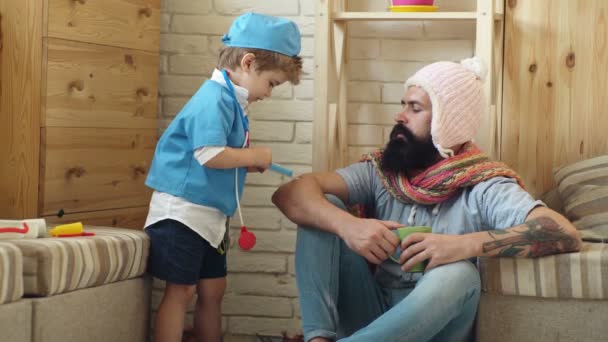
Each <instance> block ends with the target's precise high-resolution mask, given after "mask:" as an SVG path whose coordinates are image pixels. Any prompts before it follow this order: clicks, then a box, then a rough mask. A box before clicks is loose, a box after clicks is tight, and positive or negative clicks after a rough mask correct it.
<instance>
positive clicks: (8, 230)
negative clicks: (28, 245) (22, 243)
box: [0, 218, 46, 239]
mask: <svg viewBox="0 0 608 342" xmlns="http://www.w3.org/2000/svg"><path fill="white" fill-rule="evenodd" d="M44 232H46V221H45V220H44V219H42V218H39V219H28V220H0V239H21V238H30V239H31V238H37V237H38V236H40V235H41V234H42V233H44Z"/></svg>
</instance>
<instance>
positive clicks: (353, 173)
mask: <svg viewBox="0 0 608 342" xmlns="http://www.w3.org/2000/svg"><path fill="white" fill-rule="evenodd" d="M336 172H337V173H338V174H339V175H340V176H342V178H343V179H344V182H346V187H347V188H348V203H347V205H348V206H351V205H355V204H363V205H366V206H371V205H374V198H375V195H374V191H375V187H376V185H377V184H375V183H376V182H377V177H374V173H375V169H374V166H373V165H372V163H369V162H362V163H356V164H352V165H349V166H347V167H345V168H342V169H338V170H336Z"/></svg>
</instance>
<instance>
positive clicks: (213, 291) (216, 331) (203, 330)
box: [194, 277, 226, 342]
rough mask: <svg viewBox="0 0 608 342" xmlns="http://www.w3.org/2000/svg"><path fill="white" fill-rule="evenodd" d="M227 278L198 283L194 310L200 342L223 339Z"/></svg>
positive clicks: (195, 325) (218, 341) (203, 280)
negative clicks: (223, 303)
mask: <svg viewBox="0 0 608 342" xmlns="http://www.w3.org/2000/svg"><path fill="white" fill-rule="evenodd" d="M225 290H226V278H225V277H223V278H212V279H202V280H200V281H199V282H198V286H197V292H198V300H197V301H196V309H195V310H194V330H195V331H196V336H197V337H198V341H199V342H220V341H221V339H222V298H223V297H224V291H225Z"/></svg>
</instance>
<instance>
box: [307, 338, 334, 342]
mask: <svg viewBox="0 0 608 342" xmlns="http://www.w3.org/2000/svg"><path fill="white" fill-rule="evenodd" d="M310 342H331V340H328V339H326V338H323V337H315V338H313V339H312V340H310Z"/></svg>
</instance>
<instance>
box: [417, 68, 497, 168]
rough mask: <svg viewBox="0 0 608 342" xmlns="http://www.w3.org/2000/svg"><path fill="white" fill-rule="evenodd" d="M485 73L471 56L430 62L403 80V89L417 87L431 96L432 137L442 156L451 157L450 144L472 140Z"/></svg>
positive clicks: (482, 103) (482, 107)
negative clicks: (456, 60)
mask: <svg viewBox="0 0 608 342" xmlns="http://www.w3.org/2000/svg"><path fill="white" fill-rule="evenodd" d="M486 72H487V70H486V67H485V65H484V64H483V62H482V61H481V60H480V59H479V58H477V57H473V58H468V59H464V60H462V61H461V62H460V63H454V62H436V63H433V64H429V65H427V66H425V67H423V68H422V69H420V70H418V72H416V73H415V74H414V76H412V77H410V78H409V79H408V80H407V81H406V82H405V90H407V89H408V88H409V87H411V86H417V87H420V88H422V89H423V90H424V91H426V93H427V94H428V95H429V98H430V99H431V105H432V106H433V111H432V115H433V116H432V119H431V137H432V138H433V144H434V145H435V147H436V148H437V150H438V151H439V153H440V154H441V156H442V157H444V158H448V157H451V156H453V155H454V151H452V150H451V149H450V147H452V146H456V145H460V144H463V143H465V142H468V141H470V140H472V139H473V137H474V136H475V134H476V133H477V130H478V129H479V126H480V124H481V118H482V113H483V112H484V110H485V99H484V95H483V88H482V83H483V80H484V77H485V75H486Z"/></svg>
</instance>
